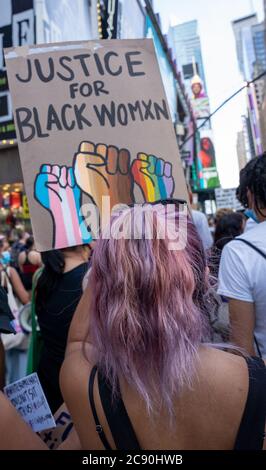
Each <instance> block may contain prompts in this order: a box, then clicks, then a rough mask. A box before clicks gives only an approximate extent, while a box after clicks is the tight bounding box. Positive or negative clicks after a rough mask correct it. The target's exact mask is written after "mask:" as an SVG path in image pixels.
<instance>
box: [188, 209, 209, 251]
mask: <svg viewBox="0 0 266 470" xmlns="http://www.w3.org/2000/svg"><path fill="white" fill-rule="evenodd" d="M192 219H193V222H194V224H195V227H196V229H197V232H198V234H199V236H200V238H201V241H202V243H203V246H204V249H205V250H208V249H209V248H210V247H211V246H212V245H213V238H212V234H211V231H210V228H209V224H208V220H207V217H206V215H205V214H203V212H200V211H195V210H192Z"/></svg>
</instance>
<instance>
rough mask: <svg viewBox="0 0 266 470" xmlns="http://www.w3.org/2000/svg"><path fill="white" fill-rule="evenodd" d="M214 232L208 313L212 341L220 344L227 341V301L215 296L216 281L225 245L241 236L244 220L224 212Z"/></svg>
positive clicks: (240, 215)
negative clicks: (211, 302) (213, 299)
mask: <svg viewBox="0 0 266 470" xmlns="http://www.w3.org/2000/svg"><path fill="white" fill-rule="evenodd" d="M216 220H217V223H216V228H215V232H214V246H213V247H212V248H211V250H210V251H209V253H208V266H209V269H210V274H211V277H212V283H213V286H212V289H213V295H214V297H215V299H216V305H214V308H213V309H212V311H211V312H210V319H211V325H212V331H213V337H212V341H213V342H215V343H219V342H220V343H221V342H225V341H228V340H229V332H230V322H229V311H228V300H227V299H226V298H225V297H223V296H220V295H219V294H217V280H218V273H219V264H220V259H221V255H222V250H223V248H224V247H225V245H226V244H227V243H229V242H230V241H231V240H233V239H234V238H235V237H237V236H239V235H241V234H242V233H243V231H244V227H245V218H244V216H243V214H242V213H238V212H233V211H232V212H231V211H226V212H224V215H222V216H221V215H220V214H219V215H218V217H217V219H216Z"/></svg>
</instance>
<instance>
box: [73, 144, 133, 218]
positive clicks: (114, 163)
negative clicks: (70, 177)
mask: <svg viewBox="0 0 266 470" xmlns="http://www.w3.org/2000/svg"><path fill="white" fill-rule="evenodd" d="M73 168H74V173H75V178H76V181H77V184H78V186H79V187H80V189H81V190H82V191H83V192H84V193H86V194H88V195H89V196H90V197H91V198H92V199H93V201H94V203H95V204H96V205H97V206H98V208H99V210H100V211H101V207H102V196H110V203H111V207H113V206H114V205H115V204H118V203H124V204H129V203H131V202H133V185H134V181H133V178H132V176H131V173H130V154H129V151H128V150H126V149H118V148H117V147H115V146H113V145H108V146H107V145H105V144H97V145H94V144H93V143H92V142H82V143H81V144H80V146H79V151H78V152H77V153H76V154H75V157H74V163H73Z"/></svg>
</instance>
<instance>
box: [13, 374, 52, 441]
mask: <svg viewBox="0 0 266 470" xmlns="http://www.w3.org/2000/svg"><path fill="white" fill-rule="evenodd" d="M4 392H5V394H6V396H7V397H8V399H9V400H10V401H11V403H12V405H13V406H14V407H15V408H16V410H17V411H18V412H19V414H20V415H21V417H22V418H23V419H24V421H26V422H27V423H28V424H29V425H30V426H31V428H32V429H33V431H35V432H39V431H43V430H44V429H49V428H53V427H55V426H56V423H55V421H54V418H53V415H52V413H51V410H50V408H49V405H48V403H47V400H46V398H45V395H44V393H43V389H42V386H41V384H40V381H39V378H38V375H37V374H36V373H33V374H30V375H28V376H26V377H23V379H20V380H17V381H16V382H13V383H12V384H10V385H7V386H6V387H5V388H4Z"/></svg>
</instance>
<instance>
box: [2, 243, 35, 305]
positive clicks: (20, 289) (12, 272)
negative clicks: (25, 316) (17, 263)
mask: <svg viewBox="0 0 266 470" xmlns="http://www.w3.org/2000/svg"><path fill="white" fill-rule="evenodd" d="M1 247H2V248H1ZM4 249H5V248H4V246H3V245H2V243H1V240H0V278H1V285H2V287H4V288H5V289H7V285H6V282H5V280H4V277H6V276H7V277H8V279H9V281H10V283H11V285H12V288H13V291H14V293H15V296H16V297H17V299H18V300H19V301H20V302H21V303H22V304H23V305H24V304H26V303H28V302H29V294H28V292H27V291H26V290H25V288H24V286H23V284H22V282H21V280H20V277H19V275H18V273H17V271H16V269H15V268H13V267H12V266H9V263H8V262H7V261H6V258H5V257H4V256H3V253H4V252H3V251H2V250H4ZM1 273H3V274H1ZM4 274H5V276H4Z"/></svg>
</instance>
